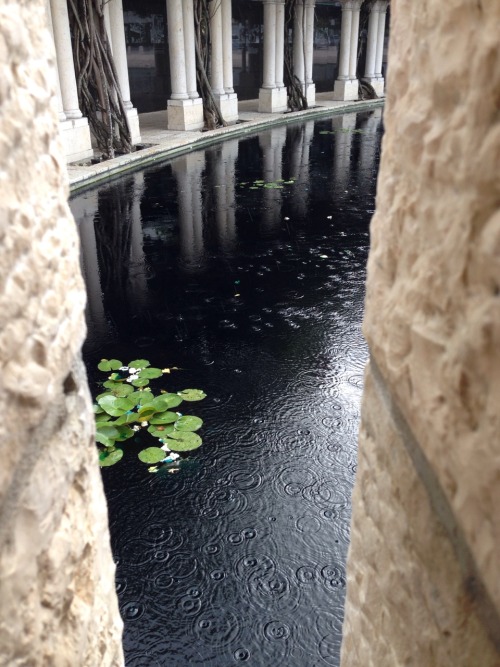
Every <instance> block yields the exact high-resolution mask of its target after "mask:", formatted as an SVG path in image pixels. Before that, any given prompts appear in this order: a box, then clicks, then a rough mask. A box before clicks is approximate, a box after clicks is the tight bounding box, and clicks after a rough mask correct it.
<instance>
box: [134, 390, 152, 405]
mask: <svg viewBox="0 0 500 667" xmlns="http://www.w3.org/2000/svg"><path fill="white" fill-rule="evenodd" d="M129 398H130V400H131V401H134V402H135V404H136V405H144V404H145V403H151V402H152V400H153V394H152V393H151V392H150V391H147V390H141V389H140V390H139V391H134V393H133V394H130V395H129Z"/></svg>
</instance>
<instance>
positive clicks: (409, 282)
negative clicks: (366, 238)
mask: <svg viewBox="0 0 500 667" xmlns="http://www.w3.org/2000/svg"><path fill="white" fill-rule="evenodd" d="M391 21H392V24H391V43H390V47H389V75H388V97H387V104H386V108H385V125H386V134H385V137H384V143H383V155H382V164H381V170H380V174H379V180H378V194H377V210H376V213H375V216H374V218H373V221H372V229H371V236H372V248H371V253H370V258H369V263H368V282H367V300H366V316H365V324H364V332H365V335H366V338H367V340H368V343H369V346H370V350H371V362H370V365H369V367H368V369H367V373H366V388H365V395H364V403H363V411H362V426H361V433H360V453H359V457H360V460H359V467H358V476H357V481H356V487H355V492H354V498H353V526H352V542H351V548H350V553H349V560H348V588H347V604H346V617H345V623H344V642H343V650H342V667H351V666H352V667H354V666H356V667H359V666H360V665H363V667H370V666H372V665H373V666H377V667H382V666H383V667H391V666H394V667H395V666H396V665H397V666H398V667H400V666H402V665H412V666H415V667H432V666H436V667H447V666H448V665H449V666H450V667H451V666H452V665H453V667H457V666H464V667H465V666H467V667H472V665H474V666H476V665H477V666H478V667H479V666H480V667H490V666H491V667H492V666H493V665H495V666H498V665H500V567H499V565H500V514H499V507H500V177H499V175H500V43H499V26H500V2H498V0H474V1H472V0H447V1H446V2H443V1H442V0H421V1H420V2H414V0H393V2H392V5H391Z"/></svg>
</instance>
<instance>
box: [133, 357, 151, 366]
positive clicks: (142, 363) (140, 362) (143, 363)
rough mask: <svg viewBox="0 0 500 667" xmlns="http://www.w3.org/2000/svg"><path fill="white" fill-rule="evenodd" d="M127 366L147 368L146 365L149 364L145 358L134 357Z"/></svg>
mask: <svg viewBox="0 0 500 667" xmlns="http://www.w3.org/2000/svg"><path fill="white" fill-rule="evenodd" d="M128 366H129V368H147V367H148V366H151V364H150V363H149V361H148V360H147V359H134V361H131V362H130V363H129V365H128Z"/></svg>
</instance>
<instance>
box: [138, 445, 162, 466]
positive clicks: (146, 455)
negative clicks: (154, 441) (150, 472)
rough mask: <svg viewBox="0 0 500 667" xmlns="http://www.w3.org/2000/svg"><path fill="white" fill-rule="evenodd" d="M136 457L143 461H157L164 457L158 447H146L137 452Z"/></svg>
mask: <svg viewBox="0 0 500 667" xmlns="http://www.w3.org/2000/svg"><path fill="white" fill-rule="evenodd" d="M138 457H139V460H140V461H142V462H143V463H158V462H159V461H163V459H164V458H165V452H164V451H163V449H160V448H159V447H148V448H147V449H143V450H142V451H141V452H139V454H138Z"/></svg>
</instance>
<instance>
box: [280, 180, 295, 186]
mask: <svg viewBox="0 0 500 667" xmlns="http://www.w3.org/2000/svg"><path fill="white" fill-rule="evenodd" d="M294 183H295V181H283V185H293V184H294Z"/></svg>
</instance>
